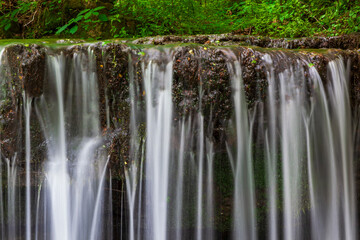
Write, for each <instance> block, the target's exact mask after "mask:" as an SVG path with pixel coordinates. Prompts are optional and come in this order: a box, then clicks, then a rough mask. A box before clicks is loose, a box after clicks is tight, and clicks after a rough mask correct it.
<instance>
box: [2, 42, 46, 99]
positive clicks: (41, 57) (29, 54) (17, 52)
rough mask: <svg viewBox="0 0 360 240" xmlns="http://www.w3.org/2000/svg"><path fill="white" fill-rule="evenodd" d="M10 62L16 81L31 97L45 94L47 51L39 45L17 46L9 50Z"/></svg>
mask: <svg viewBox="0 0 360 240" xmlns="http://www.w3.org/2000/svg"><path fill="white" fill-rule="evenodd" d="M7 52H8V55H7V58H8V62H9V65H10V67H11V71H12V73H13V77H14V78H15V79H14V81H19V82H21V84H22V88H23V89H24V90H25V92H26V93H27V94H28V96H30V97H39V96H40V95H41V94H42V93H43V84H44V77H45V67H46V64H45V49H44V48H42V47H41V46H39V45H35V44H32V45H28V46H23V45H15V46H12V47H9V48H8V49H7Z"/></svg>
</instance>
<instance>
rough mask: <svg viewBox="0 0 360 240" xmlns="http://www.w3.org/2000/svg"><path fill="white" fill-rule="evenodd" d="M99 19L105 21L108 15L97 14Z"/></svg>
mask: <svg viewBox="0 0 360 240" xmlns="http://www.w3.org/2000/svg"><path fill="white" fill-rule="evenodd" d="M99 19H100V20H101V21H103V22H107V21H108V20H109V19H108V17H107V16H106V15H105V14H103V13H102V14H100V15H99Z"/></svg>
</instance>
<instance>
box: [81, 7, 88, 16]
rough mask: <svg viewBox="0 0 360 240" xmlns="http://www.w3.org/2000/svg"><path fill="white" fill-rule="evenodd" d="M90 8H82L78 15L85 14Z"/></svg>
mask: <svg viewBox="0 0 360 240" xmlns="http://www.w3.org/2000/svg"><path fill="white" fill-rule="evenodd" d="M89 10H90V9H85V10H82V11H81V12H79V14H78V16H79V15H83V14H84V13H86V12H88V11H89Z"/></svg>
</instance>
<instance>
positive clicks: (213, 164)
mask: <svg viewBox="0 0 360 240" xmlns="http://www.w3.org/2000/svg"><path fill="white" fill-rule="evenodd" d="M176 51H177V49H176V48H147V49H144V50H143V52H140V53H132V52H131V51H130V52H129V53H128V55H129V57H128V59H129V61H128V62H126V63H120V62H118V63H114V64H126V66H127V69H128V76H127V77H128V79H129V82H128V84H129V85H128V88H127V91H128V97H127V100H126V103H125V105H126V106H128V107H129V108H128V109H129V112H128V113H129V115H127V116H126V115H125V114H126V111H125V108H123V111H122V110H121V111H120V114H124V116H123V117H124V118H128V126H127V127H128V132H127V130H126V129H122V127H119V126H122V125H121V123H119V121H120V120H117V119H116V118H114V117H113V116H112V114H113V111H114V106H115V105H114V99H113V98H112V96H110V95H108V94H109V93H108V90H107V89H105V90H104V94H105V96H104V97H103V98H101V96H102V95H101V94H103V93H102V92H100V91H101V89H102V88H101V86H102V85H101V84H103V83H102V82H101V81H100V80H99V79H101V78H100V77H99V75H98V74H99V70H97V69H98V66H97V65H98V64H99V61H98V59H97V58H96V54H95V53H94V47H93V46H92V45H88V46H87V47H83V48H82V50H81V51H73V52H72V53H71V57H69V55H67V54H68V53H66V52H64V51H62V50H61V49H60V50H57V51H50V50H49V51H48V52H47V53H46V71H45V74H46V76H45V80H44V81H45V82H44V86H43V88H44V89H43V93H42V94H41V96H37V97H34V96H31V95H29V94H28V93H26V92H25V91H24V92H23V93H22V95H21V98H19V103H17V104H18V106H22V107H21V108H19V109H18V111H19V112H20V113H21V114H20V115H19V116H20V118H19V119H22V120H21V121H22V122H21V124H19V125H18V126H19V132H20V134H19V135H21V134H22V133H21V132H23V134H22V135H21V136H23V140H22V141H18V143H19V145H21V147H19V148H16V147H14V149H17V150H16V151H14V154H13V155H12V156H11V157H6V156H7V155H5V153H3V152H0V154H1V161H0V185H1V188H0V237H1V239H26V240H31V239H35V240H45V239H51V240H82V239H83V240H89V239H90V240H97V239H129V240H143V239H144V240H166V239H175V240H181V239H194V240H202V239H204V240H205V239H206V240H216V239H234V240H235V239H236V240H255V239H269V240H276V239H288V240H296V239H334V240H336V239H339V240H340V239H346V240H353V239H357V237H358V222H357V200H356V194H357V193H356V185H355V178H356V172H355V161H356V160H357V159H356V157H357V156H356V154H355V151H356V148H358V146H356V144H355V143H356V142H355V139H356V137H357V136H356V131H355V129H356V128H355V123H356V122H357V115H356V114H355V110H354V109H353V107H352V103H351V98H350V89H349V88H350V85H349V84H350V83H349V81H350V70H349V66H350V64H351V62H350V61H345V60H344V59H343V58H342V57H339V56H337V57H332V58H331V61H329V63H328V64H327V69H326V70H325V71H326V72H327V75H328V77H327V79H326V81H325V79H322V77H321V74H320V73H319V72H318V70H317V69H316V68H315V67H313V66H312V64H311V62H310V60H309V59H308V58H307V57H304V56H301V55H300V54H298V55H296V54H294V56H296V57H293V58H292V61H288V59H289V58H290V57H289V56H290V55H288V53H285V52H282V51H279V50H273V51H269V52H267V53H265V54H263V55H262V59H261V60H262V62H263V70H264V71H265V72H264V74H265V76H266V80H267V85H266V89H265V91H264V92H265V95H266V96H265V97H264V98H259V99H258V100H256V101H255V102H252V103H250V102H249V101H248V99H247V97H248V96H247V92H246V91H247V90H246V89H247V84H248V82H246V81H245V80H244V78H243V76H244V74H243V70H244V67H245V66H242V65H241V64H242V61H241V60H242V59H241V56H239V54H237V52H236V51H233V50H230V49H221V50H219V52H220V53H221V54H222V56H223V57H224V59H225V60H226V69H227V71H228V74H229V79H228V80H229V81H228V84H229V88H230V90H231V94H230V97H229V99H228V101H229V103H230V104H229V111H230V112H231V114H230V117H229V118H225V116H224V117H223V118H222V117H221V121H220V122H221V124H220V127H219V123H218V122H219V121H218V120H216V117H218V116H216V110H217V105H216V102H213V103H211V104H209V102H207V101H208V96H209V95H211V94H215V93H214V92H213V89H209V88H208V85H207V83H206V81H208V80H207V79H206V78H205V77H199V78H198V79H197V81H198V82H197V83H196V85H197V87H196V89H192V90H193V92H192V94H193V96H196V99H197V100H196V101H195V100H194V102H191V106H192V109H193V110H191V111H187V110H185V109H186V108H185V107H184V106H185V103H187V102H188V101H189V99H190V97H189V99H186V98H184V99H182V100H181V101H178V96H177V94H179V92H178V90H179V89H178V88H177V87H178V86H179V84H180V85H181V84H183V85H181V86H182V87H184V89H182V90H183V91H189V90H185V87H187V84H189V83H188V82H187V81H188V80H189V79H178V78H176V76H175V74H174V65H175V64H176V62H175V55H176ZM190 54H191V55H190V57H193V56H192V55H193V54H194V52H193V50H191V51H190ZM134 56H136V57H134ZM190 57H189V58H188V61H190ZM114 59H115V58H114ZM198 61H199V66H202V65H201V63H202V62H201V60H198ZM279 62H280V64H279ZM275 63H277V64H275ZM104 65H105V64H102V65H101V68H104ZM279 65H281V67H279ZM9 66H10V65H9V63H8V59H7V55H6V51H5V48H0V87H1V92H0V106H1V107H3V106H5V104H10V103H9V102H7V101H9V100H7V99H11V97H9V96H10V95H11V94H12V92H11V91H10V90H9V89H11V87H12V86H13V85H11V84H13V83H9V74H8V71H9ZM214 66H215V65H214ZM206 70H207V69H206V68H202V67H199V72H201V71H206ZM111 74H115V75H119V76H120V75H121V74H120V73H111ZM219 74H220V73H219ZM139 79H141V80H139ZM9 86H10V87H9ZM186 94H187V92H186ZM186 94H184V95H186ZM188 95H189V94H188ZM223 97H224V98H226V94H225V93H224V94H223ZM101 99H104V100H103V101H102V100H101ZM179 102H180V103H179ZM15 105H16V104H15ZM102 105H104V106H102ZM101 109H105V110H104V112H105V114H106V116H105V117H104V118H103V119H105V120H104V122H105V125H104V126H103V128H102V125H101V124H102V123H101V114H102V112H101V111H102V110H101ZM2 111H3V110H2ZM4 111H5V110H4ZM1 114H2V115H1V119H2V120H1V121H0V126H1V129H5V128H6V126H7V125H6V124H5V123H6V121H5V120H6V119H5V115H3V114H4V112H1ZM114 119H115V120H114ZM114 121H115V122H116V123H114ZM216 121H218V122H216ZM114 126H115V127H114ZM116 126H117V127H118V129H115V131H114V133H112V134H113V135H109V136H110V137H109V136H108V135H106V134H107V133H108V132H111V128H116ZM3 127H4V128H3ZM36 129H38V130H39V131H37V130H36ZM104 129H105V130H104ZM219 129H220V130H219ZM113 130H114V129H113ZM219 131H220V132H221V134H220V135H219V134H218V133H219ZM119 132H120V134H123V135H121V136H126V138H125V139H128V140H127V141H123V142H121V144H127V145H128V151H127V154H128V157H127V158H123V157H121V156H120V157H119V158H118V159H120V160H118V161H121V164H120V165H116V164H115V165H114V162H113V160H112V159H113V158H111V156H112V155H111V154H112V153H113V152H114V149H116V147H114V144H113V143H112V142H111V139H112V138H114V136H118V135H116V134H119ZM124 132H125V133H124ZM4 133H6V132H5V131H1V134H4ZM1 139H7V138H6V136H2V138H1ZM39 139H40V140H39ZM109 139H110V140H109ZM6 141H10V140H6ZM6 141H5V140H4V142H1V144H2V148H1V149H0V151H5V150H6V151H9V149H8V145H6V143H7V142H6ZM39 142H41V144H40V145H39V146H37V145H36V144H38V143H39ZM109 142H110V143H109ZM121 144H120V146H119V148H120V147H123V146H121ZM109 146H110V147H109ZM38 148H39V149H43V151H40V152H41V156H40V157H39V154H38ZM110 149H112V150H110ZM35 153H36V154H35ZM6 154H7V152H6ZM259 156H260V157H259ZM39 159H41V161H40V162H39ZM114 166H118V167H117V168H116V167H114ZM119 166H120V167H119Z"/></svg>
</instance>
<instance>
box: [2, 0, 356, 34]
mask: <svg viewBox="0 0 360 240" xmlns="http://www.w3.org/2000/svg"><path fill="white" fill-rule="evenodd" d="M103 2H104V1H98V0H66V1H65V0H0V38H4V37H12V38H14V37H15V38H20V37H21V38H41V37H44V36H53V35H61V36H64V37H66V36H69V37H70V36H76V37H81V38H92V39H98V38H113V37H115V38H128V37H144V36H155V35H169V34H175V35H193V34H215V33H226V32H235V33H238V34H245V35H264V36H271V37H303V36H314V35H326V36H334V35H340V34H347V33H352V32H360V0H336V1H333V0H287V1H285V0H114V1H106V2H107V3H103Z"/></svg>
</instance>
